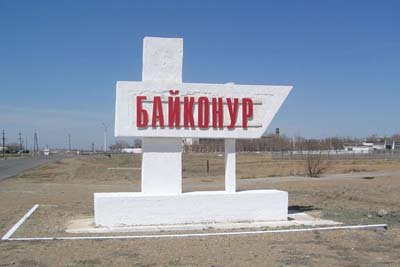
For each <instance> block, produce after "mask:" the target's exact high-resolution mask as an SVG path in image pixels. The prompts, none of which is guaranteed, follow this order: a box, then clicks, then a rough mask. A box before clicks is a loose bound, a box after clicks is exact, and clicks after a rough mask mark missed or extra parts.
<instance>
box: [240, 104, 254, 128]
mask: <svg viewBox="0 0 400 267" xmlns="http://www.w3.org/2000/svg"><path fill="white" fill-rule="evenodd" d="M252 117H253V100H251V98H243V99H242V125H243V129H247V120H248V119H249V118H252Z"/></svg>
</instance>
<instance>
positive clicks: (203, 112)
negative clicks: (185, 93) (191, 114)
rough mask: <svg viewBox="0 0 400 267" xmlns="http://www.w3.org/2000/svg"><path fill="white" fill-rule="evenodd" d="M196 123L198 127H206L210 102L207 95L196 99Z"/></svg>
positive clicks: (208, 120) (208, 119)
mask: <svg viewBox="0 0 400 267" xmlns="http://www.w3.org/2000/svg"><path fill="white" fill-rule="evenodd" d="M198 102H199V103H198V106H199V109H198V114H197V115H198V124H199V128H200V129H205V128H208V124H209V122H210V102H209V101H208V98H207V97H199V99H198Z"/></svg>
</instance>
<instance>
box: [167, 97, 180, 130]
mask: <svg viewBox="0 0 400 267" xmlns="http://www.w3.org/2000/svg"><path fill="white" fill-rule="evenodd" d="M180 101H181V100H180V97H179V96H177V97H172V96H170V97H168V127H169V128H174V125H175V127H176V128H179V127H180V126H181V125H180V119H181V102H180Z"/></svg>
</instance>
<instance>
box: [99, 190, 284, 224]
mask: <svg viewBox="0 0 400 267" xmlns="http://www.w3.org/2000/svg"><path fill="white" fill-rule="evenodd" d="M94 215H95V224H96V226H105V227H119V226H134V225H168V224H191V223H211V222H241V221H282V220H287V216H288V194H287V192H285V191H279V190H250V191H241V192H226V191H204V192H190V193H183V194H170V195H149V194H143V193H95V194H94Z"/></svg>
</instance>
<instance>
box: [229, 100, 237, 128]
mask: <svg viewBox="0 0 400 267" xmlns="http://www.w3.org/2000/svg"><path fill="white" fill-rule="evenodd" d="M226 102H227V103H228V111H229V117H230V118H231V123H230V124H229V125H228V129H233V128H235V124H236V118H237V112H238V109H239V99H237V98H234V99H233V106H232V99H231V98H227V99H226Z"/></svg>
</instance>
